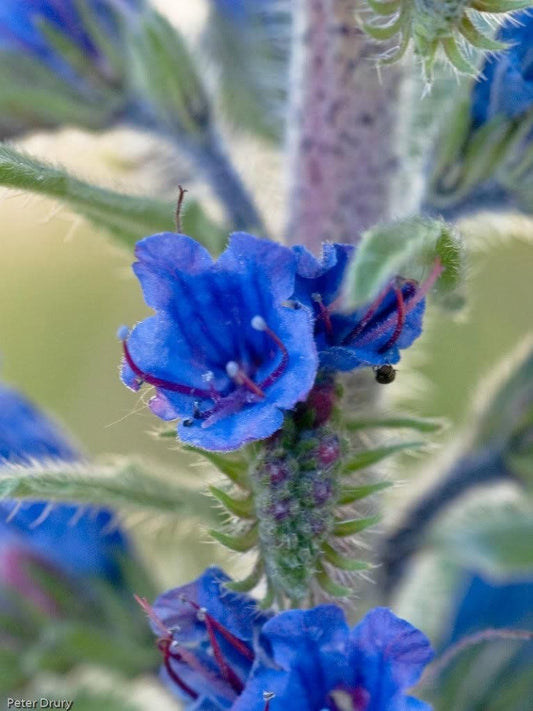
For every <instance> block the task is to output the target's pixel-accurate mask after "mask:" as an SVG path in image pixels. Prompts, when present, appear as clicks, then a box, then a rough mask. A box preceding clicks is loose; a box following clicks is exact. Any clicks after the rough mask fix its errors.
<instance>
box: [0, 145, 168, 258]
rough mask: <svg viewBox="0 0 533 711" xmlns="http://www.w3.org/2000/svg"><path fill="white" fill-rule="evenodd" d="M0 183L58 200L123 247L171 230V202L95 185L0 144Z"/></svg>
mask: <svg viewBox="0 0 533 711" xmlns="http://www.w3.org/2000/svg"><path fill="white" fill-rule="evenodd" d="M0 185H3V186H5V187H8V188H15V189H19V190H27V191H29V192H33V193H39V194H41V195H46V196H48V197H51V198H55V199H58V200H60V201H62V202H64V203H66V204H67V205H69V206H70V207H72V208H73V209H74V210H75V211H76V212H78V213H80V214H81V215H83V216H84V217H86V218H87V219H89V220H90V221H91V222H93V223H94V224H96V225H98V226H99V227H103V228H105V229H107V230H108V231H109V232H110V233H111V234H112V235H113V236H114V237H115V238H116V239H117V240H118V241H119V243H120V244H121V245H123V246H126V247H132V246H133V245H134V244H135V242H136V241H137V240H138V239H141V238H142V237H146V236H147V235H150V234H153V233H155V232H163V231H165V230H172V229H173V215H174V206H173V205H172V204H171V203H165V202H161V201H158V200H152V199H150V198H144V197H137V196H135V195H124V194H121V193H118V192H114V191H113V190H107V189H105V188H100V187H96V186H94V185H91V184H89V183H86V182H84V181H82V180H80V179H79V178H76V177H74V176H73V175H71V174H70V173H68V172H67V171H66V170H64V169H63V168H61V167H57V166H53V165H51V164H49V163H45V162H42V161H40V160H37V159H36V158H32V157H30V156H29V155H27V154H25V153H22V152H20V151H17V150H15V149H14V148H12V147H10V146H7V145H0Z"/></svg>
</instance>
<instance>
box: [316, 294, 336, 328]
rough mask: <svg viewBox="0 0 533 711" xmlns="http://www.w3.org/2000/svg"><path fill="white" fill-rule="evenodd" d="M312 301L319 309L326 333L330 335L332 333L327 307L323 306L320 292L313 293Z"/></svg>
mask: <svg viewBox="0 0 533 711" xmlns="http://www.w3.org/2000/svg"><path fill="white" fill-rule="evenodd" d="M313 301H314V302H315V304H317V306H318V310H319V311H320V318H321V319H322V321H323V322H324V325H325V327H326V333H327V334H328V335H330V336H331V334H332V333H333V326H332V324H331V317H330V313H329V309H328V308H327V306H324V303H323V301H322V296H321V295H320V294H313Z"/></svg>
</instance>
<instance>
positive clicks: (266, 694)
mask: <svg viewBox="0 0 533 711" xmlns="http://www.w3.org/2000/svg"><path fill="white" fill-rule="evenodd" d="M275 696H276V694H275V693H274V692H273V691H263V701H270V700H271V699H273V698H274V697H275Z"/></svg>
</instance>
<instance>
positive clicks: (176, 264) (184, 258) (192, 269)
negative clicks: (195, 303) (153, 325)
mask: <svg viewBox="0 0 533 711" xmlns="http://www.w3.org/2000/svg"><path fill="white" fill-rule="evenodd" d="M135 256H136V257H137V259H138V260H139V261H138V262H137V263H136V264H134V265H133V269H134V271H135V273H136V274H137V276H138V278H139V281H140V282H141V285H142V287H143V292H144V298H145V301H146V303H147V304H148V306H151V307H152V308H153V309H159V308H165V307H166V306H167V304H168V301H169V299H171V298H172V296H173V293H174V292H173V288H172V287H173V284H174V280H175V279H176V276H177V275H178V273H179V272H183V273H184V274H189V275H196V274H199V273H200V272H202V271H205V270H206V269H208V268H209V267H210V266H212V264H213V260H212V258H211V255H210V254H209V252H208V251H207V250H206V249H205V247H202V245H201V244H199V243H198V242H196V241H195V240H193V239H191V238H190V237H188V236H187V235H182V234H176V233H173V232H161V233H159V234H156V235H152V236H151V237H145V238H144V239H142V240H140V242H137V245H136V247H135Z"/></svg>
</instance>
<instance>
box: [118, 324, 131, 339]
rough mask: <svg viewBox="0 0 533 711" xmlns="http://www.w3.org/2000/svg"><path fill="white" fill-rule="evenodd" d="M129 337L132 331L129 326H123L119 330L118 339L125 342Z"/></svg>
mask: <svg viewBox="0 0 533 711" xmlns="http://www.w3.org/2000/svg"><path fill="white" fill-rule="evenodd" d="M129 335H130V329H129V327H128V326H124V325H122V326H119V327H118V328H117V338H118V340H119V341H125V340H126V339H127V337H128V336H129Z"/></svg>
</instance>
